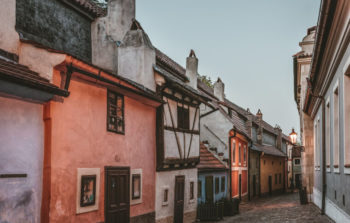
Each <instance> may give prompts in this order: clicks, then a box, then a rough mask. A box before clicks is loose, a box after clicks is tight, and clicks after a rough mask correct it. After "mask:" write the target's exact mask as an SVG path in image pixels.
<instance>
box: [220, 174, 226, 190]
mask: <svg viewBox="0 0 350 223" xmlns="http://www.w3.org/2000/svg"><path fill="white" fill-rule="evenodd" d="M225 185H226V179H225V177H224V176H223V177H221V192H225Z"/></svg>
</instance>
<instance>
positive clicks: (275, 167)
mask: <svg viewBox="0 0 350 223" xmlns="http://www.w3.org/2000/svg"><path fill="white" fill-rule="evenodd" d="M264 161H265V164H264ZM284 162H285V161H284V158H283V157H275V156H269V155H263V156H261V158H260V167H261V169H260V171H261V181H260V182H261V185H260V186H261V194H265V193H269V176H272V191H276V190H281V189H283V183H284V165H285V164H284ZM275 174H277V184H275ZM279 174H281V183H280V181H279Z"/></svg>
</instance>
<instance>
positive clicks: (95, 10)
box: [61, 0, 107, 18]
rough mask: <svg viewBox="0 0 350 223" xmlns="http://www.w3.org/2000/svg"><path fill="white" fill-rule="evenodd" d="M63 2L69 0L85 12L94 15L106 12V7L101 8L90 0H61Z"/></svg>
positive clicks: (97, 15)
mask: <svg viewBox="0 0 350 223" xmlns="http://www.w3.org/2000/svg"><path fill="white" fill-rule="evenodd" d="M61 1H63V2H70V3H73V4H75V5H77V6H78V7H80V8H81V9H82V10H84V11H85V12H87V13H89V14H91V15H93V16H94V17H96V18H97V17H100V16H105V15H106V14H107V8H103V7H101V6H99V5H97V4H96V3H95V2H93V1H91V0H61Z"/></svg>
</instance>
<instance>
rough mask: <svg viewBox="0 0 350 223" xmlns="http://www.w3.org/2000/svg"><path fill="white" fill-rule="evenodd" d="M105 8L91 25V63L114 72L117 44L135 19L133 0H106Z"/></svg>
mask: <svg viewBox="0 0 350 223" xmlns="http://www.w3.org/2000/svg"><path fill="white" fill-rule="evenodd" d="M107 10H108V11H107V16H105V17H101V18H98V19H96V20H95V21H94V22H93V23H92V25H91V48H92V63H93V64H94V65H96V66H99V67H102V68H104V69H106V70H109V71H112V72H115V73H116V72H117V68H118V45H119V43H120V42H121V41H122V40H123V38H124V36H125V34H126V32H127V31H128V30H129V29H130V27H131V24H132V21H133V19H135V0H108V8H107Z"/></svg>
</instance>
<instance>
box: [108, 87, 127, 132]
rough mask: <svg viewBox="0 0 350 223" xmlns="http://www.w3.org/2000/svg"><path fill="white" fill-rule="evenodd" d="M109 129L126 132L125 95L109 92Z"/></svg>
mask: <svg viewBox="0 0 350 223" xmlns="http://www.w3.org/2000/svg"><path fill="white" fill-rule="evenodd" d="M107 94H108V97H107V130H108V131H110V132H115V133H121V134H124V96H123V95H120V94H117V93H114V92H112V91H108V92H107Z"/></svg>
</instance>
